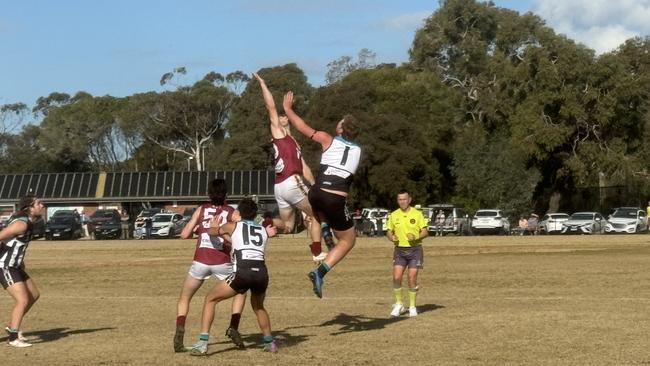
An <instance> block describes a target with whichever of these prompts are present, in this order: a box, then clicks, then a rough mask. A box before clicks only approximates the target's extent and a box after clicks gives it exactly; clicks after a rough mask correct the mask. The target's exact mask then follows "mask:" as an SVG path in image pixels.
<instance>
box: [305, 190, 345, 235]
mask: <svg viewBox="0 0 650 366" xmlns="http://www.w3.org/2000/svg"><path fill="white" fill-rule="evenodd" d="M309 204H310V205H311V209H312V211H314V214H315V215H317V216H318V219H319V221H321V222H323V221H325V222H327V224H328V225H329V226H330V227H331V228H332V229H334V230H337V231H345V230H347V229H349V228H351V227H354V221H352V216H351V215H350V212H349V211H348V206H347V205H346V198H345V197H343V196H339V195H338V194H334V193H330V192H325V191H323V190H322V189H318V188H312V189H310V190H309Z"/></svg>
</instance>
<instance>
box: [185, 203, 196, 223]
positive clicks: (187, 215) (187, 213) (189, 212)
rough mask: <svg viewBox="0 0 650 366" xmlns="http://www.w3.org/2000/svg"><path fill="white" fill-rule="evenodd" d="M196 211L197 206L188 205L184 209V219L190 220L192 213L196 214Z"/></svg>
mask: <svg viewBox="0 0 650 366" xmlns="http://www.w3.org/2000/svg"><path fill="white" fill-rule="evenodd" d="M194 211H196V207H188V208H186V209H185V210H183V220H185V222H188V221H190V219H191V218H192V215H194Z"/></svg>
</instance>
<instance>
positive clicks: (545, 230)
mask: <svg viewBox="0 0 650 366" xmlns="http://www.w3.org/2000/svg"><path fill="white" fill-rule="evenodd" d="M568 219H569V214H565V213H559V212H558V213H550V214H546V215H544V216H543V217H542V221H540V222H539V233H540V234H559V233H561V232H562V223H563V222H565V221H567V220H568Z"/></svg>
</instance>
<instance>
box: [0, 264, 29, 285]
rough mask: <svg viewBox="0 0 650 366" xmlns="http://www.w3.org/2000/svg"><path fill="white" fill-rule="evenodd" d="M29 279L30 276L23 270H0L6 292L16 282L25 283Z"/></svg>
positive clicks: (0, 280)
mask: <svg viewBox="0 0 650 366" xmlns="http://www.w3.org/2000/svg"><path fill="white" fill-rule="evenodd" d="M28 279H29V275H28V274H27V272H25V270H24V269H22V268H15V267H9V268H0V283H2V287H4V289H5V290H6V289H7V287H9V286H11V285H13V284H14V283H16V282H25V281H27V280H28Z"/></svg>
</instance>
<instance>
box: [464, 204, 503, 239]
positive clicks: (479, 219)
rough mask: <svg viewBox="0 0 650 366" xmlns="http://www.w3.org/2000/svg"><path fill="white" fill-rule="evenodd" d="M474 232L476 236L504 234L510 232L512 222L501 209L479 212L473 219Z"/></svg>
mask: <svg viewBox="0 0 650 366" xmlns="http://www.w3.org/2000/svg"><path fill="white" fill-rule="evenodd" d="M472 232H473V233H474V234H479V235H480V234H487V233H492V234H502V235H506V234H508V233H509V232H510V221H508V218H507V217H506V215H505V214H504V213H503V211H502V210H499V209H489V210H478V211H476V213H475V214H474V218H473V219H472Z"/></svg>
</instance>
